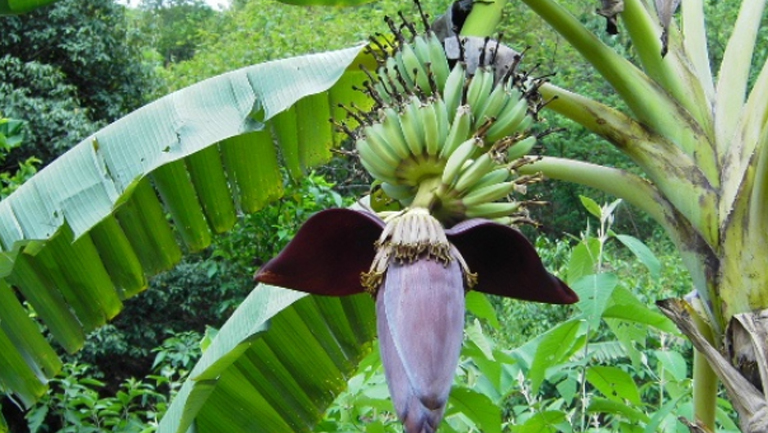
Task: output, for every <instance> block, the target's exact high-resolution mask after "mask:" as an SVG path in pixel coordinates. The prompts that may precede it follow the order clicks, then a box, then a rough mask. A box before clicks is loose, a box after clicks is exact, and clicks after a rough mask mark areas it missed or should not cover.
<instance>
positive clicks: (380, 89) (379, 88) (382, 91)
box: [373, 68, 393, 104]
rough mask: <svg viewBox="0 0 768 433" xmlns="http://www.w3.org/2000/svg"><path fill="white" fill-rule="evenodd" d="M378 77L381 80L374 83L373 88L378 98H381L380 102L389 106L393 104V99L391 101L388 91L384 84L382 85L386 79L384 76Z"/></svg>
mask: <svg viewBox="0 0 768 433" xmlns="http://www.w3.org/2000/svg"><path fill="white" fill-rule="evenodd" d="M382 69H383V68H382ZM385 73H386V72H385ZM380 77H381V78H380V79H379V81H377V82H376V83H374V85H373V88H374V89H375V90H376V93H378V94H379V98H381V100H382V101H383V102H384V103H385V104H391V103H392V102H393V99H392V95H391V94H390V93H389V92H390V89H389V88H388V87H387V85H386V84H384V82H385V81H387V79H386V78H385V77H384V76H380Z"/></svg>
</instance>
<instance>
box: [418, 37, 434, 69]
mask: <svg viewBox="0 0 768 433" xmlns="http://www.w3.org/2000/svg"><path fill="white" fill-rule="evenodd" d="M413 50H414V51H415V52H416V55H417V56H418V57H419V63H421V65H422V67H423V68H424V70H425V71H426V69H427V66H426V65H427V63H432V59H431V57H430V53H429V43H428V42H427V40H426V39H425V38H424V36H422V35H419V36H416V37H415V38H413Z"/></svg>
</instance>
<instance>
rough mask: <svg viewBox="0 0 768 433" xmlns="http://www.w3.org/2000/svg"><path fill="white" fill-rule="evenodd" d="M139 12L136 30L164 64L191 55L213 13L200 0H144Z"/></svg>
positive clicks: (209, 24)
mask: <svg viewBox="0 0 768 433" xmlns="http://www.w3.org/2000/svg"><path fill="white" fill-rule="evenodd" d="M140 13H141V16H140V17H139V18H138V19H137V24H138V28H139V31H140V32H141V33H142V36H143V37H144V38H145V39H149V40H148V41H146V42H145V43H147V44H148V46H150V47H152V48H153V49H154V50H155V51H157V52H158V53H159V54H160V56H161V57H162V59H163V63H164V64H165V65H166V66H167V65H169V64H171V63H176V62H181V61H184V60H189V59H191V58H192V57H193V56H194V54H195V50H196V48H197V45H198V44H199V43H200V39H201V36H202V35H203V34H204V29H206V28H208V27H210V26H211V24H215V23H214V22H213V19H214V18H215V16H216V12H215V11H214V10H213V9H212V8H211V7H210V6H209V5H208V4H207V3H206V2H204V1H202V0H144V1H142V3H141V12H140Z"/></svg>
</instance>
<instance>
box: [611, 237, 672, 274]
mask: <svg viewBox="0 0 768 433" xmlns="http://www.w3.org/2000/svg"><path fill="white" fill-rule="evenodd" d="M616 239H618V240H619V241H621V243H622V244H624V246H625V247H627V248H629V250H630V251H632V254H634V255H635V256H636V257H637V258H638V259H640V262H642V263H643V264H644V265H645V267H646V268H648V270H649V271H650V272H651V276H653V277H658V276H659V274H660V273H661V262H659V259H657V258H656V256H655V255H654V254H653V251H651V249H650V248H648V246H647V245H645V244H644V243H643V241H641V240H640V239H637V238H635V237H632V236H628V235H616Z"/></svg>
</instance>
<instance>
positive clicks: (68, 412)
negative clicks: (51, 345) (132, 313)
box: [26, 332, 200, 433]
mask: <svg viewBox="0 0 768 433" xmlns="http://www.w3.org/2000/svg"><path fill="white" fill-rule="evenodd" d="M199 341H200V334H197V333H194V332H185V333H181V334H174V335H173V336H171V337H170V338H167V339H166V340H165V341H163V344H162V345H161V346H160V347H157V348H155V349H154V350H153V351H154V352H156V353H157V356H156V358H155V362H154V364H153V368H152V371H153V374H150V375H148V376H147V377H146V378H142V379H134V378H127V379H125V380H124V381H123V382H122V383H120V385H119V388H118V389H117V391H116V392H109V391H108V390H107V392H106V393H105V386H106V384H105V383H104V382H102V381H99V380H96V379H94V378H93V373H94V371H93V367H92V366H90V365H88V364H81V363H68V364H65V366H64V369H63V371H62V373H61V374H60V375H59V376H58V377H57V378H55V379H53V380H52V381H51V387H50V389H49V391H48V393H47V394H46V396H45V397H43V398H42V399H41V400H40V401H39V402H38V403H37V404H36V405H35V406H34V407H33V408H32V409H31V410H30V411H29V412H28V413H27V415H26V418H27V424H28V427H29V431H30V432H31V433H38V432H39V433H42V432H51V433H53V432H56V433H70V432H71V433H82V432H103V431H111V432H120V433H129V432H130V433H145V432H152V431H155V430H156V427H157V423H158V421H159V420H160V418H161V417H162V415H163V414H164V413H165V411H166V410H167V408H168V403H169V402H170V400H171V399H172V398H173V396H174V395H175V394H176V393H177V392H178V390H179V388H180V387H181V384H182V383H183V381H184V379H186V377H187V375H188V373H189V371H190V370H191V368H192V366H193V365H194V363H195V362H196V361H197V359H198V358H199V357H200V348H199ZM105 394H106V395H105Z"/></svg>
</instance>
